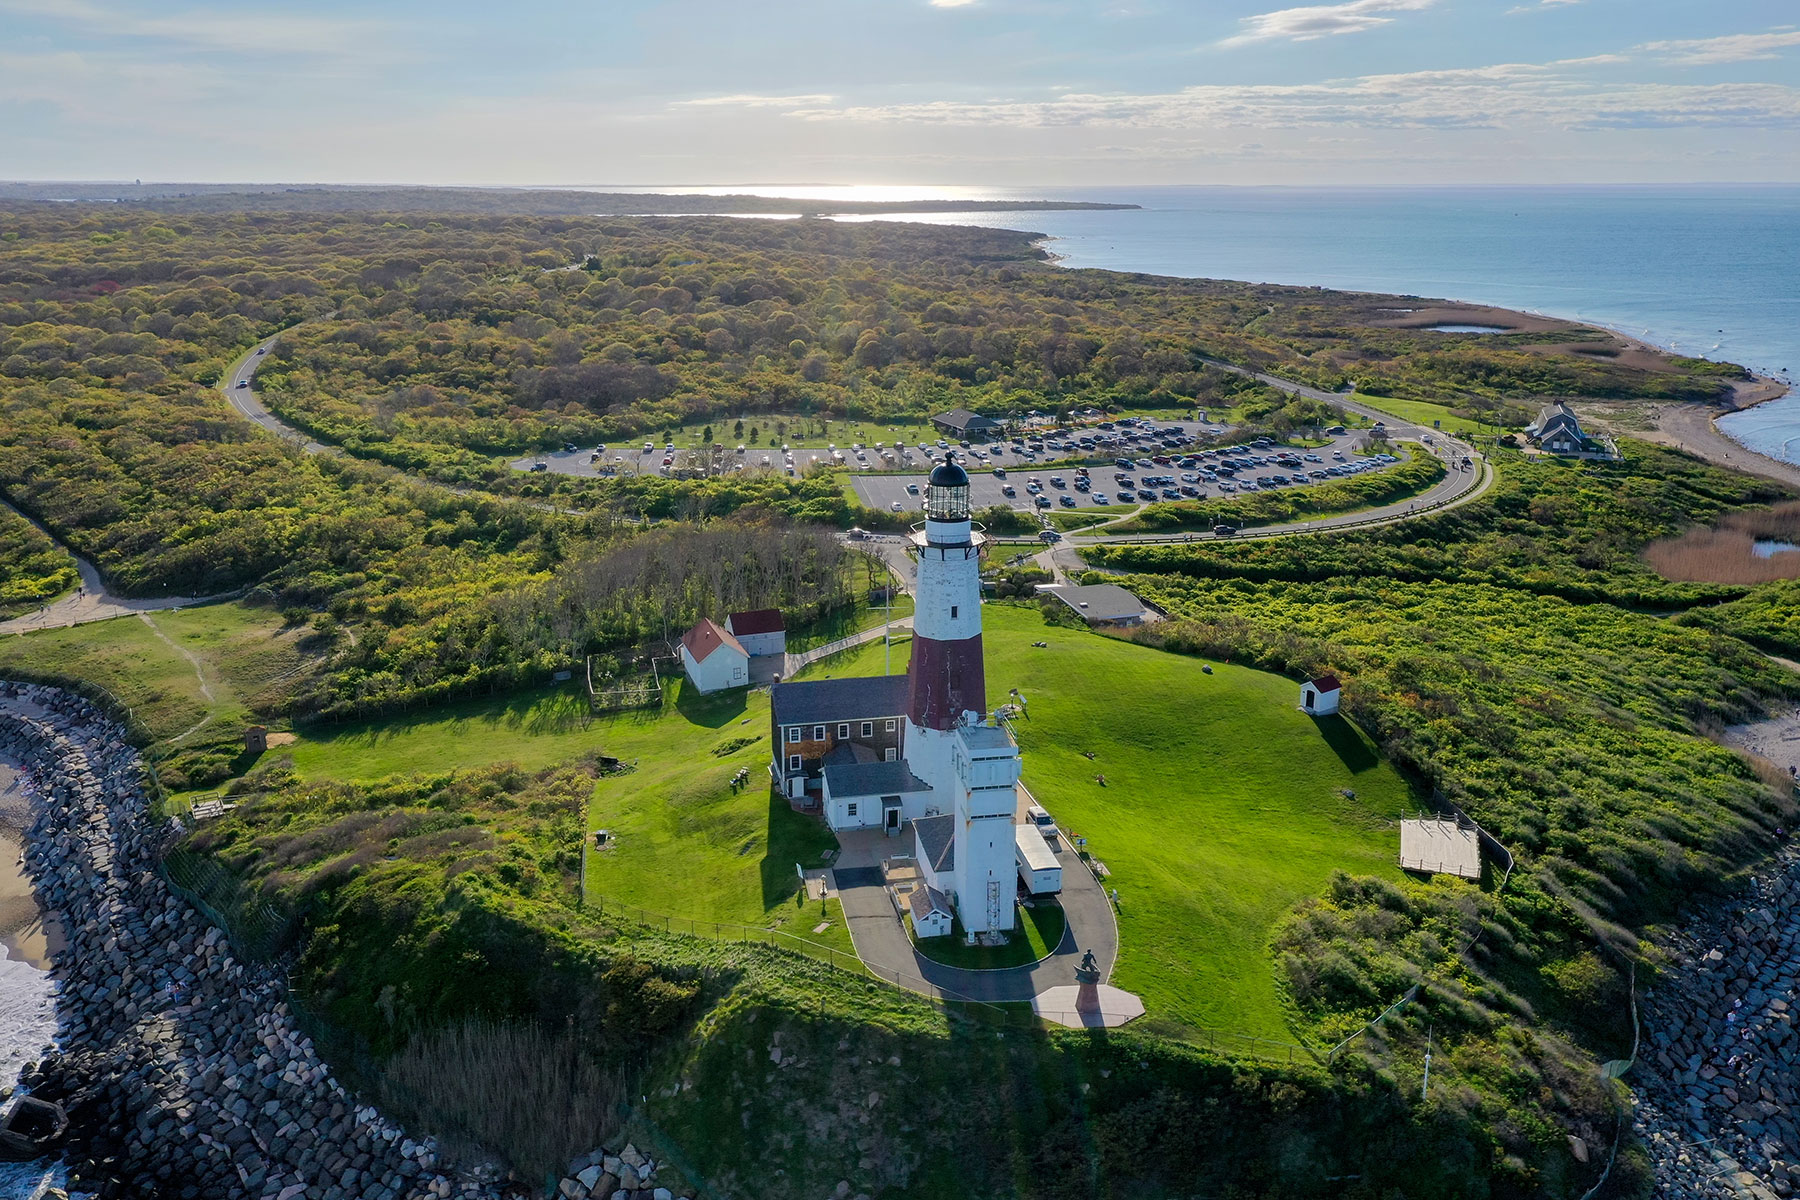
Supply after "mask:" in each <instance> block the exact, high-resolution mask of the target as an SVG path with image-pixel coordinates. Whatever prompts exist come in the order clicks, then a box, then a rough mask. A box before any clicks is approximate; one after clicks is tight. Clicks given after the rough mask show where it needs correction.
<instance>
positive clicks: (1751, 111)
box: [784, 55, 1800, 132]
mask: <svg viewBox="0 0 1800 1200" xmlns="http://www.w3.org/2000/svg"><path fill="white" fill-rule="evenodd" d="M1613 60H1614V59H1613V56H1610V55H1609V56H1600V59H1599V61H1600V62H1602V63H1606V62H1611V61H1613ZM1591 65H1594V64H1593V63H1591V62H1589V61H1587V60H1575V61H1570V62H1553V63H1497V64H1494V65H1492V66H1486V67H1473V68H1462V69H1454V70H1434V71H1413V72H1408V73H1404V74H1390V75H1365V76H1359V77H1355V78H1350V79H1338V80H1324V81H1320V82H1316V83H1298V84H1245V85H1203V86H1197V87H1190V88H1184V89H1181V90H1180V91H1175V92H1160V93H1149V94H1137V93H1068V94H1064V95H1061V96H1057V97H1055V98H1052V99H1049V100H1042V101H1021V100H990V101H957V100H938V101H929V102H924V103H914V104H893V105H861V106H849V107H834V106H828V105H801V106H796V107H794V108H792V109H789V110H786V112H785V114H784V115H786V116H788V117H791V118H795V119H799V120H806V121H812V122H832V121H845V122H867V123H881V124H892V125H937V126H1011V127H1014V128H1021V129H1029V128H1055V127H1063V128H1067V127H1100V128H1108V127H1111V128H1124V129H1134V130H1157V129H1162V130H1180V131H1184V132H1192V131H1196V130H1204V129H1209V128H1221V127H1239V128H1249V129H1257V130H1264V129H1306V128H1320V127H1336V128H1343V127H1351V128H1370V129H1411V130H1425V129H1511V130H1565V131H1567V130H1593V129H1625V128H1671V127H1711V128H1718V127H1746V128H1764V129H1772V128H1780V129H1791V130H1800V89H1797V88H1793V87H1789V86H1786V85H1782V84H1774V83H1733V84H1718V85H1710V86H1703V85H1695V84H1677V83H1660V82H1652V83H1644V82H1630V81H1613V80H1601V79H1597V78H1595V77H1593V76H1592V75H1590V74H1587V73H1585V68H1587V67H1589V66H1591Z"/></svg>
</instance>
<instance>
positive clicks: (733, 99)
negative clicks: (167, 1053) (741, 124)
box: [673, 92, 837, 108]
mask: <svg viewBox="0 0 1800 1200" xmlns="http://www.w3.org/2000/svg"><path fill="white" fill-rule="evenodd" d="M836 99H837V97H836V96H833V95H831V94H830V93H829V92H808V93H804V94H801V95H798V96H759V95H755V94H752V93H747V92H740V93H738V94H736V95H732V96H700V97H697V98H696V99H693V100H677V101H675V102H674V105H673V107H675V108H805V107H808V106H811V105H818V104H830V103H831V102H832V101H833V100H836Z"/></svg>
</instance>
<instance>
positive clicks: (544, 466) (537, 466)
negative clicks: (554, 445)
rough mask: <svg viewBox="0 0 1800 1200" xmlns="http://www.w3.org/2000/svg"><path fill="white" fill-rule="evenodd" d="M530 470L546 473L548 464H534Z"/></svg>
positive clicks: (548, 467)
mask: <svg viewBox="0 0 1800 1200" xmlns="http://www.w3.org/2000/svg"><path fill="white" fill-rule="evenodd" d="M531 469H532V470H533V471H548V470H549V469H550V464H549V463H547V462H534V463H532V464H531Z"/></svg>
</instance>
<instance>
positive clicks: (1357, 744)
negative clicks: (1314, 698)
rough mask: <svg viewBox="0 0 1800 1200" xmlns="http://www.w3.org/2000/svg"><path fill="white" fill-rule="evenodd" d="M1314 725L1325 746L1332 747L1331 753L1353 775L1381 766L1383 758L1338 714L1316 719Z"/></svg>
mask: <svg viewBox="0 0 1800 1200" xmlns="http://www.w3.org/2000/svg"><path fill="white" fill-rule="evenodd" d="M1313 724H1314V725H1317V726H1318V727H1319V735H1320V736H1321V737H1323V738H1324V739H1325V744H1326V745H1327V746H1330V747H1331V752H1332V753H1333V754H1335V755H1337V756H1338V761H1339V762H1342V763H1343V764H1344V766H1346V767H1348V768H1349V769H1350V773H1351V774H1352V775H1357V774H1361V773H1362V772H1363V771H1367V770H1369V769H1370V768H1372V767H1378V766H1380V765H1381V756H1380V755H1378V754H1376V753H1375V751H1374V749H1373V748H1372V747H1371V746H1370V745H1369V743H1368V741H1367V740H1366V739H1364V737H1363V735H1362V733H1361V731H1359V730H1358V729H1357V728H1356V726H1354V725H1352V724H1350V722H1348V721H1346V720H1344V718H1343V717H1340V716H1338V715H1337V714H1336V713H1333V714H1331V715H1330V716H1326V717H1314V718H1313Z"/></svg>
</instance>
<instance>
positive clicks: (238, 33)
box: [0, 0, 397, 58]
mask: <svg viewBox="0 0 1800 1200" xmlns="http://www.w3.org/2000/svg"><path fill="white" fill-rule="evenodd" d="M0 12H3V13H11V14H13V15H15V16H20V17H31V18H36V19H39V20H48V21H57V22H61V23H63V24H65V25H74V26H79V27H82V28H84V29H85V30H86V31H88V32H89V33H92V34H98V35H103V36H104V35H111V36H115V37H131V38H149V39H155V40H158V41H164V42H170V43H173V44H176V45H181V46H185V47H187V48H189V49H192V50H202V51H215V52H225V53H231V54H261V53H268V54H283V55H293V54H306V55H319V56H326V57H332V56H337V57H346V58H363V57H366V56H373V55H375V54H377V53H380V54H382V55H384V56H385V55H387V54H388V53H390V50H389V49H381V48H379V47H378V46H377V45H376V44H375V43H376V42H378V41H379V42H382V43H389V42H392V41H394V40H396V39H394V38H392V37H391V35H392V34H394V33H395V32H396V29H397V27H396V26H393V25H391V24H388V23H385V22H376V21H355V20H341V19H337V18H328V17H308V16H293V15H280V14H274V13H248V12H233V11H216V10H207V9H189V10H187V11H185V12H175V13H168V14H165V15H161V16H154V17H140V16H135V15H133V14H131V13H129V12H126V11H123V10H117V9H110V8H106V7H104V6H102V5H99V4H95V3H91V2H90V0H0Z"/></svg>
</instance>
